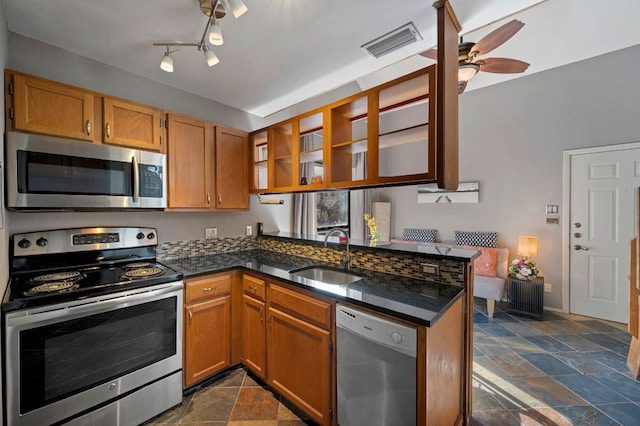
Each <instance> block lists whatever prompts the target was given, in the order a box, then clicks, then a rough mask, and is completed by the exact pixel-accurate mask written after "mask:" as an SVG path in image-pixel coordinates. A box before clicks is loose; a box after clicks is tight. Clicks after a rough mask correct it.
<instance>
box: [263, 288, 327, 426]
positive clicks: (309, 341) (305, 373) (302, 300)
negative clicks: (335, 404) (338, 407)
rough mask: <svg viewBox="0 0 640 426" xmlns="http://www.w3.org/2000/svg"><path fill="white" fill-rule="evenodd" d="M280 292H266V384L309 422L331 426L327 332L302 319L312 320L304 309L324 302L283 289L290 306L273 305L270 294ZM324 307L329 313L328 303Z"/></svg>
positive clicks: (274, 290) (312, 314)
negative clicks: (300, 410) (311, 420)
mask: <svg viewBox="0 0 640 426" xmlns="http://www.w3.org/2000/svg"><path fill="white" fill-rule="evenodd" d="M282 289H283V288H282V287H280V286H276V285H273V284H270V286H269V289H268V296H267V300H268V301H269V314H268V320H267V383H268V384H269V385H270V386H272V387H273V388H274V389H275V390H277V391H278V392H279V393H280V394H282V395H283V396H284V397H285V398H287V399H288V400H289V401H291V402H293V403H294V404H295V405H297V406H298V407H299V408H301V409H302V410H304V411H305V412H306V413H307V414H309V415H310V416H311V418H312V419H313V420H315V421H317V422H318V423H320V424H323V425H328V424H331V422H332V410H331V400H332V397H331V395H332V392H331V386H332V384H333V383H334V381H333V380H332V377H333V374H332V369H331V365H332V362H331V360H332V356H331V347H332V346H331V331H330V330H331V329H330V327H327V329H324V328H321V327H319V326H317V325H314V324H312V323H311V322H308V321H305V320H304V319H302V318H304V317H307V316H314V314H315V313H314V312H311V314H310V315H307V313H306V312H305V311H306V310H307V308H308V307H312V309H313V307H317V304H318V303H321V304H323V303H324V302H321V301H319V300H316V299H314V298H312V297H310V296H306V295H303V294H300V295H296V294H295V292H294V291H290V290H287V289H284V290H287V292H286V294H287V295H288V297H290V300H289V302H290V304H285V305H281V304H275V303H273V302H272V293H274V292H277V293H278V294H283V291H282ZM296 296H299V297H296ZM274 305H275V306H274ZM324 305H326V306H325V307H326V309H327V311H331V305H330V304H329V303H324ZM285 311H288V312H285Z"/></svg>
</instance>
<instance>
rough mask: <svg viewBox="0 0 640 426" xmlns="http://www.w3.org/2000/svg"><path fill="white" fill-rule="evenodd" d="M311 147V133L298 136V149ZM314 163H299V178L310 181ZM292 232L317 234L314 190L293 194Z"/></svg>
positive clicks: (302, 149) (305, 149) (303, 149)
mask: <svg viewBox="0 0 640 426" xmlns="http://www.w3.org/2000/svg"><path fill="white" fill-rule="evenodd" d="M311 149H313V135H312V134H310V135H305V136H301V137H300V151H301V152H302V151H308V150H311ZM313 166H314V163H301V164H300V178H303V177H304V178H306V179H307V182H311V178H312V177H313V175H314V170H313ZM293 232H294V233H296V234H304V235H309V236H316V235H317V234H318V220H317V217H316V194H315V193H314V192H309V193H298V194H293Z"/></svg>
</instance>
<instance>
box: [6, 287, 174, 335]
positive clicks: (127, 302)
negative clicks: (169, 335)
mask: <svg viewBox="0 0 640 426" xmlns="http://www.w3.org/2000/svg"><path fill="white" fill-rule="evenodd" d="M182 287H183V283H182V281H176V282H173V283H171V284H169V285H165V286H163V287H160V288H156V289H154V290H147V289H143V290H142V291H141V290H140V289H137V290H131V291H127V292H122V293H116V294H111V295H105V296H99V297H95V298H91V299H87V300H85V301H84V303H82V302H81V303H82V304H78V302H71V303H69V304H68V305H67V306H64V305H63V306H61V305H56V306H52V307H49V309H51V310H46V309H43V308H33V309H27V310H24V311H18V312H12V313H9V314H7V315H6V324H7V327H18V328H19V329H21V330H25V329H30V328H35V327H40V326H42V325H46V324H53V323H56V322H60V321H67V320H71V319H75V318H79V317H84V316H88V315H91V314H97V313H102V312H108V311H113V310H116V309H122V308H126V307H129V306H134V305H139V304H141V303H147V302H153V301H156V300H161V299H165V298H169V297H173V296H177V298H178V300H177V306H178V307H181V306H182ZM109 296H111V297H109Z"/></svg>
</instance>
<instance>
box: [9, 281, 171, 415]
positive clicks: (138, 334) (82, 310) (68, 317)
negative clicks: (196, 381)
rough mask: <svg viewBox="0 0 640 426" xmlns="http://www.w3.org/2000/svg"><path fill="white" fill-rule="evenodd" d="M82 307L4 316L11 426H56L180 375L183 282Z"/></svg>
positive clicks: (23, 312)
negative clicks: (175, 374) (82, 413)
mask: <svg viewBox="0 0 640 426" xmlns="http://www.w3.org/2000/svg"><path fill="white" fill-rule="evenodd" d="M85 302H86V303H83V304H80V305H77V304H76V305H73V306H54V307H53V309H52V310H47V311H44V312H43V311H42V310H43V308H37V309H36V308H34V309H33V310H32V311H28V310H27V311H18V312H11V313H9V314H7V315H6V320H5V321H6V322H5V327H6V339H7V340H6V360H5V361H6V365H5V377H6V381H7V389H6V392H5V395H6V401H7V413H6V414H7V419H8V424H11V425H22V424H25V425H26V424H30V425H32V424H50V423H54V422H58V421H61V420H64V419H67V418H69V417H72V416H73V415H75V414H77V413H81V412H83V411H86V410H91V409H92V408H95V407H96V406H99V405H101V404H103V403H105V402H107V401H111V400H114V399H117V398H119V397H121V396H122V395H124V394H127V393H130V392H133V391H135V390H136V389H140V388H142V387H144V386H145V385H148V384H151V383H153V382H155V381H157V380H159V379H162V378H163V377H166V376H168V375H170V374H174V373H175V372H177V371H180V370H181V368H182V337H181V335H182V334H181V330H182V316H181V315H180V314H179V313H180V312H181V307H182V281H180V282H175V283H170V284H164V285H158V286H154V287H150V288H147V289H142V290H140V289H139V290H137V291H136V290H132V291H129V292H123V293H119V294H117V295H110V296H108V299H106V300H104V299H101V300H87V301H85ZM179 391H180V392H181V389H180V390H179Z"/></svg>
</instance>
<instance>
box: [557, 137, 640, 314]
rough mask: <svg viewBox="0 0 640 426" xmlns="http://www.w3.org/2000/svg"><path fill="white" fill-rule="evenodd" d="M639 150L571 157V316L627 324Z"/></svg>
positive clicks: (639, 174)
mask: <svg viewBox="0 0 640 426" xmlns="http://www.w3.org/2000/svg"><path fill="white" fill-rule="evenodd" d="M639 185H640V148H635V149H621V150H616V151H605V152H593V153H585V154H576V155H572V157H571V184H570V191H571V195H570V197H571V206H570V218H571V222H570V224H569V229H570V233H571V235H570V237H569V242H570V253H571V254H570V256H569V262H570V266H569V268H570V269H569V273H570V284H569V285H570V296H569V309H570V312H571V313H575V314H580V315H587V316H590V317H596V318H602V319H607V320H610V321H617V322H621V323H627V322H628V320H629V241H630V240H631V239H632V238H633V236H634V235H635V223H634V220H633V219H634V217H635V206H636V205H637V204H636V203H635V188H636V187H637V186H639Z"/></svg>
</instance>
